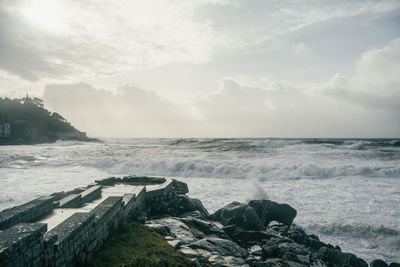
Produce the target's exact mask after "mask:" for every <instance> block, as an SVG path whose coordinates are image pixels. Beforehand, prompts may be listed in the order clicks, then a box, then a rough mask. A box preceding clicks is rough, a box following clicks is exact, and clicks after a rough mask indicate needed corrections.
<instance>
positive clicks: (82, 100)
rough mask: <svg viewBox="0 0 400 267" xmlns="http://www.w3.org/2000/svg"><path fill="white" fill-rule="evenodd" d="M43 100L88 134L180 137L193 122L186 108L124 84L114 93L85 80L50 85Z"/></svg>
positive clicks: (152, 93)
mask: <svg viewBox="0 0 400 267" xmlns="http://www.w3.org/2000/svg"><path fill="white" fill-rule="evenodd" d="M43 99H44V101H45V103H46V107H48V108H49V109H51V110H54V111H57V112H59V113H61V114H63V116H65V118H66V119H67V120H69V121H71V122H72V124H74V125H76V126H77V128H78V129H81V130H84V131H87V132H88V133H89V134H91V135H92V136H102V137H159V136H165V137H168V136H176V135H178V136H179V135H182V136H184V135H185V134H186V133H185V132H182V129H183V128H185V130H187V129H190V128H191V127H192V123H193V122H192V121H191V120H190V119H191V118H190V115H189V114H188V111H187V110H186V109H183V108H182V107H180V106H178V105H175V104H173V103H171V102H168V101H165V100H163V99H162V98H160V97H159V96H158V95H157V94H155V93H154V92H151V91H146V90H143V89H140V88H137V87H132V86H127V85H126V86H122V87H120V88H118V89H117V93H115V94H114V93H112V92H111V91H108V90H104V89H96V88H94V87H93V86H91V85H89V84H85V83H76V84H51V85H47V86H46V88H45V91H44V95H43ZM161 133H162V134H161Z"/></svg>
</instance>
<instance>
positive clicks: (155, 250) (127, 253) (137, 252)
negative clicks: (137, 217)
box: [88, 222, 196, 267]
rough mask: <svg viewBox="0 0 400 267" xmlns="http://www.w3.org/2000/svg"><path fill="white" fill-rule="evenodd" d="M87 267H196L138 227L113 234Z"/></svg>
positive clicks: (132, 226) (159, 236)
mask: <svg viewBox="0 0 400 267" xmlns="http://www.w3.org/2000/svg"><path fill="white" fill-rule="evenodd" d="M88 266H93V267H94V266H96V267H99V266H127V267H128V266H129V267H131V266H132V267H133V266H143V267H147V266H149V267H153V266H160V267H164V266H165V267H169V266H174V267H175V266H176V267H179V266H182V267H183V266H185V267H186V266H196V265H195V264H194V263H193V262H191V261H190V258H189V257H188V256H185V255H183V254H182V253H180V252H177V251H176V250H175V249H174V248H173V247H172V246H171V245H169V244H168V243H167V241H165V239H164V238H163V237H162V236H161V235H160V234H158V233H157V232H155V231H154V230H152V229H151V228H149V227H146V226H144V225H142V224H140V223H137V222H133V223H131V224H130V225H129V227H128V228H127V230H125V231H123V232H120V233H113V234H111V235H110V237H109V238H108V239H107V240H106V242H105V243H104V244H103V247H102V248H101V250H100V251H99V252H98V253H97V254H96V255H95V256H94V258H93V259H92V260H90V261H89V263H88Z"/></svg>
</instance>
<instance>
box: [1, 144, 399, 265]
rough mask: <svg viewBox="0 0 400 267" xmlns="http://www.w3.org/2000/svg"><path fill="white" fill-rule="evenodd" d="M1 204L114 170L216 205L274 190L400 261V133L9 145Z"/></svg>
mask: <svg viewBox="0 0 400 267" xmlns="http://www.w3.org/2000/svg"><path fill="white" fill-rule="evenodd" d="M0 151H1V153H0V184H1V188H0V210H2V209H4V208H8V207H11V206H14V205H17V204H22V203H24V202H26V201H29V200H31V199H33V198H35V197H38V196H40V195H46V194H50V193H53V192H56V191H66V190H70V189H73V188H75V187H78V186H85V185H87V184H88V183H91V182H93V181H94V180H95V179H99V178H105V177H108V176H111V175H127V174H136V175H156V176H168V177H174V178H179V179H182V180H183V181H185V182H187V183H188V185H189V189H190V191H191V192H190V193H189V194H190V195H191V196H192V197H196V198H199V199H201V200H202V202H203V203H204V205H205V206H206V208H207V209H209V210H210V211H211V212H214V211H215V210H217V209H219V208H221V207H222V206H223V205H225V204H228V203H229V202H231V201H243V202H245V201H247V200H249V199H255V198H269V199H271V200H274V201H278V202H285V203H288V204H290V205H291V206H293V207H294V208H295V209H296V210H297V211H298V216H297V218H296V219H295V223H297V224H298V225H300V226H302V227H304V228H305V230H306V231H307V232H309V233H315V234H317V235H318V236H320V238H321V239H322V241H324V242H330V243H332V244H334V245H339V246H340V247H341V248H342V250H343V251H346V252H352V253H355V254H356V255H358V256H360V257H362V258H364V259H366V260H367V261H370V260H372V259H373V258H382V259H384V260H386V261H389V262H390V261H400V256H399V255H400V226H399V218H400V209H399V207H400V140H398V139H372V140H367V139H361V140H360V139H107V140H105V142H103V143H79V142H57V143H54V144H42V145H35V146H3V147H0Z"/></svg>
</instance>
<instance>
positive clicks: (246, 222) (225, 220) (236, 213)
mask: <svg viewBox="0 0 400 267" xmlns="http://www.w3.org/2000/svg"><path fill="white" fill-rule="evenodd" d="M211 218H212V219H213V220H217V221H219V222H221V223H222V224H223V225H236V226H239V227H240V228H242V229H245V230H255V231H262V230H265V227H264V226H263V224H262V223H261V221H260V219H259V218H258V216H257V214H256V212H255V211H254V209H253V208H251V207H248V206H247V205H245V204H242V203H239V202H232V203H230V204H228V205H226V206H225V207H223V208H222V209H219V210H218V211H216V212H215V213H214V214H213V215H212V216H211Z"/></svg>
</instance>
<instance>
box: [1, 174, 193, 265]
mask: <svg viewBox="0 0 400 267" xmlns="http://www.w3.org/2000/svg"><path fill="white" fill-rule="evenodd" d="M182 184H183V183H181V182H179V181H176V180H173V179H170V178H159V177H136V176H127V177H123V178H114V177H112V178H107V179H103V180H98V181H96V183H95V184H92V185H89V186H88V187H86V188H83V189H82V188H77V189H74V190H73V191H71V192H67V193H64V192H61V193H55V194H52V195H50V196H46V197H40V198H37V199H35V200H33V201H31V202H28V203H26V204H23V205H20V206H16V207H13V208H10V209H7V210H4V211H2V212H0V266H14V267H15V266H64V265H68V266H69V265H82V264H85V262H87V260H88V259H90V258H91V257H92V256H93V255H94V253H95V252H96V251H97V250H98V249H99V248H100V247H101V245H102V244H103V242H104V241H105V240H106V238H107V237H108V235H109V234H110V233H111V232H113V231H116V230H117V229H118V228H120V227H124V225H126V224H127V223H128V222H129V221H130V220H132V219H139V218H141V217H142V215H141V214H146V212H150V214H151V213H152V212H160V211H161V212H164V211H165V212H168V211H173V210H174V209H175V206H176V205H175V202H174V198H175V197H174V196H175V195H176V194H179V192H182V193H183V194H185V193H187V186H186V184H185V185H184V186H183V185H182Z"/></svg>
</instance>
